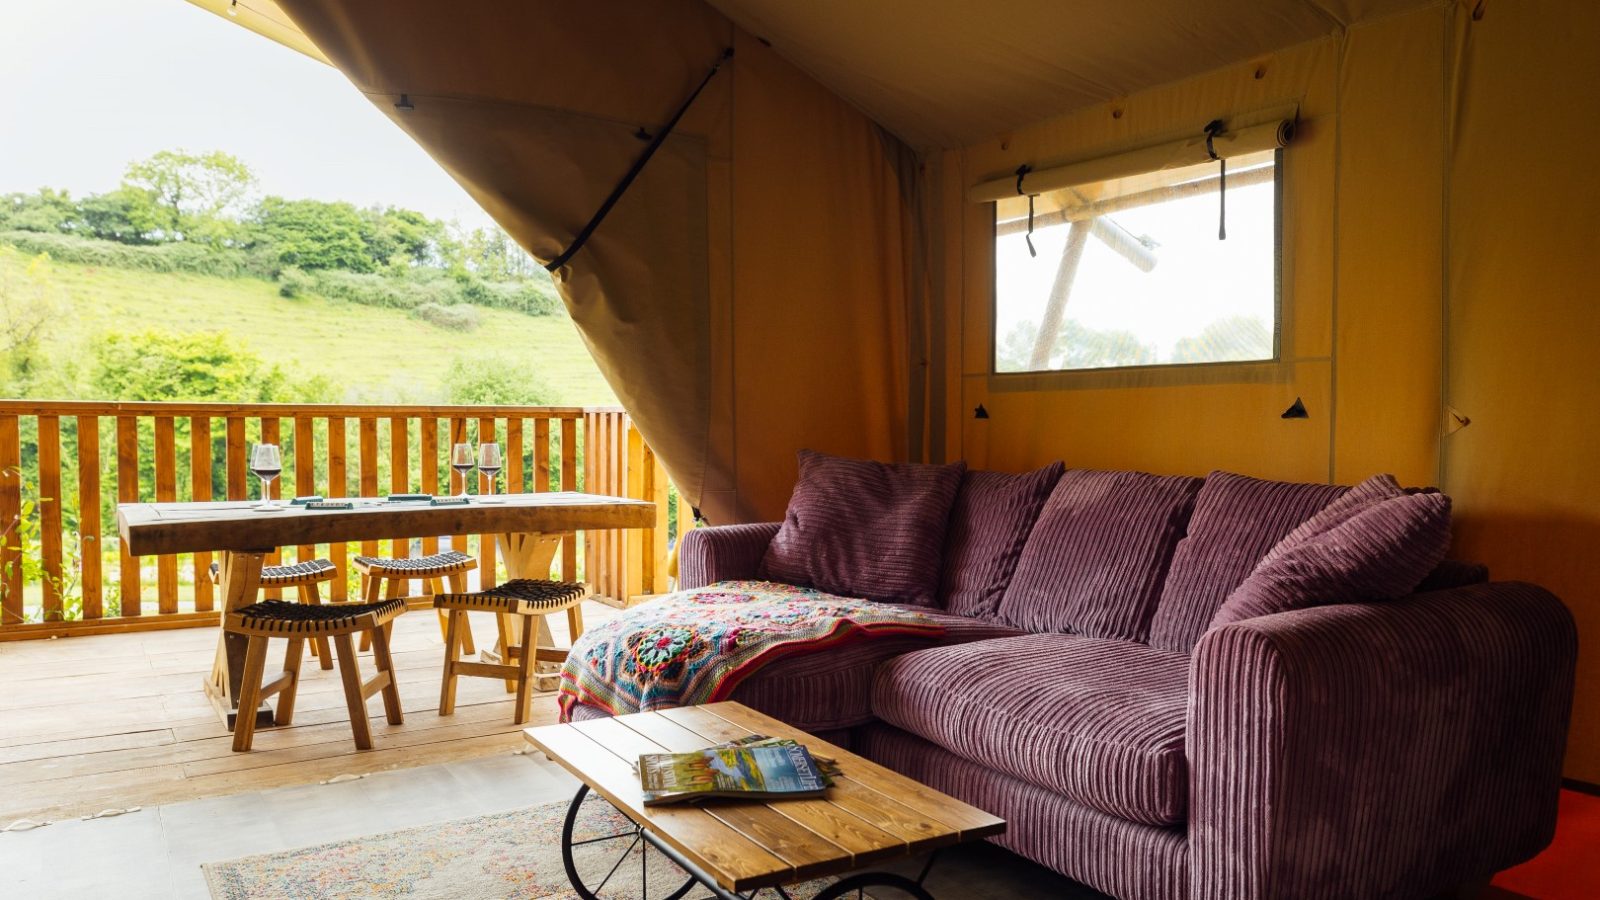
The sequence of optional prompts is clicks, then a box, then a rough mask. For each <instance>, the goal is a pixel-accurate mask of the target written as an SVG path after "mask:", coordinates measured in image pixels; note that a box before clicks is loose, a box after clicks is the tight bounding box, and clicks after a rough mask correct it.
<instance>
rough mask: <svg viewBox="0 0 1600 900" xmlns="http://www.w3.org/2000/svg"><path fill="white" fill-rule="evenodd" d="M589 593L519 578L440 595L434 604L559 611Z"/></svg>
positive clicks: (507, 610)
mask: <svg viewBox="0 0 1600 900" xmlns="http://www.w3.org/2000/svg"><path fill="white" fill-rule="evenodd" d="M588 594H589V590H588V588H586V587H584V586H583V585H581V584H574V583H572V582H570V581H540V580H538V579H534V578H518V579H515V580H513V581H508V582H506V583H505V584H502V585H498V586H496V587H492V588H488V589H487V590H482V591H474V592H472V593H470V594H440V595H438V596H437V597H434V598H433V605H434V606H435V607H436V608H438V609H472V610H480V611H483V612H501V613H517V614H527V613H545V612H559V611H560V610H563V609H565V608H567V607H568V606H571V605H572V604H574V603H577V602H578V601H580V600H582V599H583V598H584V597H586V596H588Z"/></svg>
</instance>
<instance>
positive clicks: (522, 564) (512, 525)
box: [117, 491, 656, 729]
mask: <svg viewBox="0 0 1600 900" xmlns="http://www.w3.org/2000/svg"><path fill="white" fill-rule="evenodd" d="M351 503H352V504H353V508H351V509H308V508H306V507H304V506H288V505H285V504H280V507H279V509H278V511H276V512H265V511H260V510H257V509H256V507H257V506H259V501H243V500H240V501H226V502H205V503H198V502H190V503H124V504H121V505H119V506H118V507H117V528H118V530H119V532H120V533H121V535H122V541H123V546H124V547H126V548H127V551H128V553H129V554H130V555H132V556H150V555H154V554H165V553H203V552H210V551H216V552H220V554H221V560H220V575H221V578H220V581H221V584H222V615H221V618H222V619H223V620H224V621H226V619H227V614H228V613H229V612H231V611H233V610H235V609H239V608H240V607H243V606H248V605H250V604H251V603H254V602H255V601H256V600H257V599H259V597H258V594H259V592H260V589H261V567H262V565H263V563H264V562H265V560H266V558H267V557H268V556H270V555H271V554H272V553H274V552H275V551H276V550H277V549H278V548H279V547H288V546H306V545H311V544H330V543H343V542H351V541H374V540H386V539H388V540H392V539H396V538H399V539H409V538H419V537H435V536H443V535H460V534H485V535H487V534H493V535H495V544H496V546H497V547H498V548H499V552H500V558H501V559H503V560H504V561H505V566H506V572H507V574H508V575H509V576H510V577H511V578H548V577H549V573H550V564H551V561H552V559H553V558H554V555H555V553H556V551H557V549H558V548H559V547H560V542H561V539H562V536H563V535H565V534H568V533H571V532H576V531H589V530H595V529H611V528H649V527H652V526H654V525H655V523H656V506H655V504H654V503H650V502H647V501H644V500H630V499H628V498H626V497H610V496H604V495H600V494H584V493H577V492H572V491H551V492H547V493H535V494H496V495H494V502H489V503H485V502H483V501H482V500H480V499H479V498H477V497H474V498H472V500H471V502H469V503H466V504H463V505H452V506H434V505H431V504H430V503H428V502H427V501H421V502H416V501H410V502H403V501H389V500H386V499H384V498H377V497H363V498H351ZM246 643H247V641H246V639H245V638H244V637H242V636H240V635H233V634H229V633H228V632H227V631H226V629H223V628H219V629H218V637H217V655H216V660H215V662H214V663H213V664H212V668H211V673H210V675H209V676H208V677H207V678H206V680H205V690H206V693H207V695H208V696H210V698H211V701H212V703H213V705H215V706H216V708H217V712H218V714H219V715H220V716H221V717H222V719H223V721H224V722H226V723H227V725H228V727H229V728H230V729H232V727H233V724H234V721H235V719H236V717H237V716H238V706H239V689H240V682H241V679H242V677H243V673H244V658H245V646H246ZM256 716H257V722H258V725H259V727H270V725H271V714H270V711H267V710H264V709H262V710H257V711H256Z"/></svg>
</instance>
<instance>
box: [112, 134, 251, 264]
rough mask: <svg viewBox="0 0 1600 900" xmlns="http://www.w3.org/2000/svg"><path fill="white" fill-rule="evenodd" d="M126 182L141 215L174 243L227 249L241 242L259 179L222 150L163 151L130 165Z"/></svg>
mask: <svg viewBox="0 0 1600 900" xmlns="http://www.w3.org/2000/svg"><path fill="white" fill-rule="evenodd" d="M122 183H123V187H124V189H126V190H128V191H130V192H131V193H129V194H128V195H127V199H128V200H129V201H130V202H132V203H134V204H136V205H137V206H138V207H139V208H138V210H137V213H138V215H148V216H149V218H150V219H151V220H152V221H151V224H153V225H154V226H155V230H158V231H160V232H162V233H163V234H165V235H167V236H168V237H169V239H173V240H177V239H182V240H189V241H203V242H205V243H209V244H212V245H213V246H222V245H223V244H226V243H229V242H230V241H231V240H233V239H234V238H236V237H237V229H236V224H237V222H238V220H239V217H240V215H241V214H242V212H243V209H244V204H245V201H246V199H247V198H248V197H249V195H250V192H251V191H252V190H254V188H255V184H256V177H255V175H254V174H252V173H251V171H250V167H249V166H246V165H245V164H244V163H243V162H241V161H240V160H239V158H238V157H236V156H233V155H232V154H229V153H224V152H222V151H220V150H213V151H211V152H209V153H188V152H186V151H183V150H162V151H160V152H159V153H156V154H155V155H154V156H151V157H150V158H149V159H146V160H141V161H139V162H135V163H132V164H130V165H129V166H128V170H127V173H126V174H125V175H124V176H123V180H122Z"/></svg>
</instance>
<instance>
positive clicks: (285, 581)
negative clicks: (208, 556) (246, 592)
mask: <svg viewBox="0 0 1600 900" xmlns="http://www.w3.org/2000/svg"><path fill="white" fill-rule="evenodd" d="M338 578H339V569H338V567H337V566H335V565H334V564H333V563H331V562H329V561H328V560H325V559H313V560H312V561H310V562H302V563H295V564H294V565H291V566H262V567H261V586H262V587H263V588H287V587H292V588H299V589H300V602H301V603H305V604H307V605H309V606H318V605H321V603H322V594H321V593H320V592H319V591H318V590H317V585H319V584H321V583H323V582H324V581H335V580H337V579H338ZM211 580H212V581H213V582H214V583H216V584H217V585H219V586H220V585H221V584H222V565H221V564H220V563H212V564H211ZM311 655H312V656H313V657H316V658H317V659H318V660H320V662H321V665H322V668H323V669H325V670H326V669H331V668H333V654H331V653H329V652H328V639H327V638H325V637H319V638H313V639H312V641H311Z"/></svg>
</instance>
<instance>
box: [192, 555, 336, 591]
mask: <svg viewBox="0 0 1600 900" xmlns="http://www.w3.org/2000/svg"><path fill="white" fill-rule="evenodd" d="M338 577H339V569H338V567H336V566H335V565H334V564H333V563H332V562H330V561H329V560H326V559H313V560H311V561H310V562H301V563H294V564H292V565H287V566H262V567H261V586H262V587H269V588H271V587H297V586H299V585H302V584H320V583H321V582H324V581H332V580H334V579H335V578H338ZM211 580H212V581H215V582H216V583H218V584H221V583H222V565H221V564H220V563H212V564H211Z"/></svg>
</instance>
